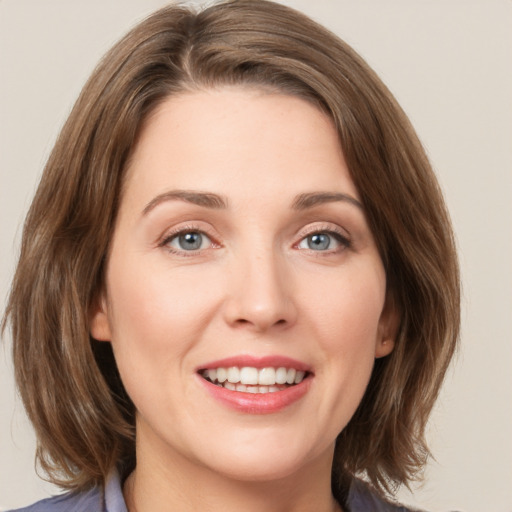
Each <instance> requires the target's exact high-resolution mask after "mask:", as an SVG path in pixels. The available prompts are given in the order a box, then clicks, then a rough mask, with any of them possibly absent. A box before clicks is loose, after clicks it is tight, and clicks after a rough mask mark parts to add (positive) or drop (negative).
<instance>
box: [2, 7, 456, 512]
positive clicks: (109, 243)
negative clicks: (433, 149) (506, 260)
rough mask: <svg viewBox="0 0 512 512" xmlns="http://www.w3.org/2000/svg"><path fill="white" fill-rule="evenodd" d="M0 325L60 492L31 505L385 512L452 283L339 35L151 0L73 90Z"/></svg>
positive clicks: (422, 188) (303, 24)
mask: <svg viewBox="0 0 512 512" xmlns="http://www.w3.org/2000/svg"><path fill="white" fill-rule="evenodd" d="M55 197H58V198H59V201H58V202H57V201H55ZM6 318H7V321H8V322H9V323H10V326H11V328H12V333H13V340H14V359H15V367H16V377H17V381H18V386H19V388H20V392H21V395H22V397H23V400H24V403H25V406H26V408H27V411H28V414H29V417H30V419H31V420H32V422H33V424H34V426H35V429H36V432H37V435H38V440H39V449H38V456H39V460H40V463H41V465H42V467H43V469H45V470H46V471H47V472H48V474H49V475H50V477H51V478H52V480H53V481H54V482H56V483H57V484H59V485H61V486H62V487H64V488H68V489H71V490H72V491H73V492H71V493H69V494H66V495H64V496H61V497H58V498H52V499H50V500H49V501H45V502H42V503H40V504H36V505H34V506H33V508H30V510H36V511H37V510H41V511H45V510H70V509H73V510H87V511H94V510H98V511H104V510H108V511H109V512H121V511H125V510H128V511H130V512H144V511H146V510H147V511H149V510H152V511H155V510H157V511H158V510H164V509H165V510H167V509H176V510H182V511H187V510H198V509H206V510H211V511H214V510H223V511H229V510H234V509H237V510H238V509H239V508H240V507H241V506H243V507H244V509H246V510H249V511H251V510H268V511H273V510H275V511H277V510H287V511H306V510H315V511H320V512H321V511H330V510H343V511H345V512H349V511H352V512H357V511H363V510H395V506H394V505H391V504H390V503H388V502H387V499H391V491H392V489H393V488H394V486H395V485H397V484H403V483H407V482H408V481H410V479H412V478H414V477H415V475H416V474H417V473H418V471H420V470H421V467H422V466H423V464H424V463H425V460H426V458H427V456H428V449H427V447H426V444H425V442H424V430H425V424H426V421H427V419H428V416H429V413H430V411H431V409H432V406H433V404H434V401H435V398H436V396H437V393H438V390H439V387H440V385H441V383H442V380H443V377H444V374H445V372H446V369H447V366H448V364H449V361H450V359H451V356H452V354H453V351H454V348H455V344H456V340H457V335H458V325H459V282H458V269H457V261H456V256H455V251H454V244H453V238H452V233H451V228H450V222H449V219H448V216H447V213H446V210H445V207H444V203H443V199H442V196H441V194H440V192H439V188H438V185H437V182H436V180H435V177H434V175H433V173H432V171H431V168H430V166H429V164H428V161H427V159H426V157H425V154H424V152H423V150H422V148H421V145H420V144H419V142H418V140H417V138H416V136H415V134H414V131H413V130H412V128H411V126H410V124H409V122H408V121H407V119H406V117H405V115H404V114H403V112H402V111H401V109H400V108H399V106H398V105H397V104H396V102H395V100H394V99H393V97H392V96H391V95H390V93H389V92H388V91H387V89H386V88H385V86H384V85H383V84H382V83H381V82H380V80H379V79H378V78H377V77H376V76H375V74H374V73H373V72H372V71H371V70H370V69H369V68H368V66H367V65H366V64H365V63H364V61H362V59H361V58H360V57H359V56H357V55H356V54H355V53H354V52H353V51H352V50H351V49H350V48H349V47H348V46H347V45H346V44H345V43H343V42H342V41H340V40H339V39H337V38H336V37H335V36H333V35H332V34H331V33H329V32H327V31H326V30H325V29H323V28H322V27H320V26H318V25H316V24H315V23H313V22H312V21H311V20H309V19H308V18H306V17H304V16H303V15H301V14H299V13H297V12H296V11H293V10H291V9H289V8H286V7H283V6H280V5H277V4H274V3H271V2H266V1H263V0H235V1H231V2H224V3H220V4H217V5H215V6H213V7H210V8H208V9H205V10H204V11H201V12H198V13H196V12H193V11H192V10H189V9H187V8H185V7H176V6H171V7H168V8H165V9H162V10H161V11H158V12H156V13H155V14H154V15H152V16H151V17H149V18H148V19H147V20H146V21H144V22H143V23H141V24H140V25H139V26H137V27H136V28H135V29H133V30H132V31H131V32H130V33H129V34H128V35H127V36H126V37H125V38H124V39H123V40H121V41H120V42H119V43H118V44H117V45H116V46H115V47H114V48H113V49H112V50H111V51H110V52H109V53H108V54H107V56H106V57H105V58H104V59H103V61H102V62H101V63H100V65H99V67H98V68H97V69H96V71H95V72H94V73H93V75H92V77H91V78H90V80H89V82H88V83H87V84H86V86H85V87H84V90H83V92H82V94H81V96H80V98H79V99H78V101H77V103H76V105H75V107H74V109H73V111H72V113H71V115H70V117H69V119H68V121H67V123H66V125H65V126H64V128H63V130H62V133H61V135H60V137H59V140H58V141H57V143H56V146H55V148H54V150H53V153H52V155H51V156H50V159H49V161H48V163H47V166H46V168H45V171H44V174H43V177H42V180H41V183H40V186H39V188H38V191H37V193H36V197H35V199H34V202H33V204H32V207H31V210H30V212H29V215H28V218H27V222H26V225H25V230H24V235H23V246H22V252H21V256H20V261H19V264H18V268H17V271H16V275H15V279H14V283H13V287H12V292H11V296H10V300H9V303H8V309H7V317H6ZM269 460H270V461H271V463H269ZM364 481H366V482H365V483H363V482H364ZM198 490H199V492H198Z"/></svg>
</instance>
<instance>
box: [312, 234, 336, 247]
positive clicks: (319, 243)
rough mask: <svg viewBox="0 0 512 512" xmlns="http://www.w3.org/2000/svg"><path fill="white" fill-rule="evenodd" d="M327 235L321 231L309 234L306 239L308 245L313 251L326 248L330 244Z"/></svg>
mask: <svg viewBox="0 0 512 512" xmlns="http://www.w3.org/2000/svg"><path fill="white" fill-rule="evenodd" d="M330 242H331V241H330V238H329V235H325V234H323V233H320V234H316V235H311V236H310V237H309V240H308V246H309V248H310V249H313V250H314V251H321V250H324V249H328V248H329V245H330Z"/></svg>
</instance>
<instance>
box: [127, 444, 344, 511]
mask: <svg viewBox="0 0 512 512" xmlns="http://www.w3.org/2000/svg"><path fill="white" fill-rule="evenodd" d="M139 445H140V443H139V441H138V442H137V448H138V449H137V466H136V468H135V470H134V471H133V473H131V475H130V476H129V477H128V478H127V480H126V482H125V485H124V490H123V492H124V496H125V500H126V505H127V508H128V511H129V512H148V511H151V512H164V511H168V510H180V512H192V511H197V510H208V511H209V512H217V511H219V512H220V511H222V512H239V511H240V510H244V512H261V510H265V511H268V512H310V511H311V510H315V511H318V512H334V511H341V507H340V506H339V504H338V503H337V502H336V501H335V499H334V497H333V496H332V492H331V465H332V454H330V456H326V457H321V458H320V459H319V460H314V461H312V462H310V463H308V464H306V465H305V466H304V467H303V468H301V469H300V470H299V471H296V472H294V473H293V474H291V475H287V476H284V477H281V478H277V479H269V480H262V481H250V480H240V479H236V478H233V477H231V476H228V475H223V474H221V473H219V472H216V471H212V469H211V468H207V467H204V466H201V465H197V464H194V463H193V462H191V461H190V460H188V459H187V458H185V457H183V456H180V454H176V453H173V454H172V456H171V457H169V456H168V455H171V454H165V451H161V450H160V451H156V452H151V451H148V450H145V449H139V448H142V447H141V446H139Z"/></svg>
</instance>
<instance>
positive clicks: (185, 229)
mask: <svg viewBox="0 0 512 512" xmlns="http://www.w3.org/2000/svg"><path fill="white" fill-rule="evenodd" d="M188 233H197V234H199V235H202V236H206V237H207V238H208V239H209V240H210V242H211V244H212V245H213V246H214V248H218V247H221V245H220V244H219V243H216V242H215V240H214V238H213V237H212V236H210V235H209V234H208V233H206V232H205V231H204V230H203V229H200V228H198V227H197V226H193V225H188V226H182V227H180V228H179V229H177V230H176V231H172V232H171V233H168V234H167V235H166V236H165V237H164V238H163V239H162V241H161V242H160V244H159V246H160V247H164V248H165V249H166V250H167V251H169V252H170V253H172V254H177V255H180V256H185V257H187V256H196V255H197V254H198V253H200V252H202V251H204V250H205V249H196V250H190V251H186V250H179V249H174V248H172V247H171V246H170V245H169V244H170V243H171V242H172V241H173V240H174V239H176V238H177V237H179V236H183V235H186V234H188ZM314 235H328V236H330V237H332V238H334V239H335V241H336V242H338V243H339V244H340V245H341V248H336V249H326V250H315V249H304V250H308V251H309V252H311V253H315V256H322V255H332V254H333V253H338V252H341V251H343V250H345V249H349V248H351V247H352V242H351V240H350V238H349V237H347V235H346V234H345V233H343V232H342V231H341V230H337V229H333V228H332V226H325V227H324V228H315V229H312V230H311V231H308V232H305V233H302V234H301V237H300V240H299V241H298V242H297V243H296V244H294V245H293V247H294V248H298V246H299V244H301V243H302V242H303V241H304V240H306V239H307V238H308V237H311V236H314Z"/></svg>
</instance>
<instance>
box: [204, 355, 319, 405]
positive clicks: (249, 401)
mask: <svg viewBox="0 0 512 512" xmlns="http://www.w3.org/2000/svg"><path fill="white" fill-rule="evenodd" d="M231 366H237V367H239V368H242V367H244V366H251V367H253V368H266V367H273V368H280V367H284V368H295V369H296V370H302V371H304V372H308V374H309V375H307V376H306V378H305V379H304V380H303V381H302V382H301V383H300V384H295V385H294V386H290V387H289V388H286V389H283V390H282V391H276V392H274V393H243V392H239V391H231V390H229V389H225V388H223V387H221V386H217V385H215V384H212V383H211V382H209V381H208V380H206V379H204V378H203V377H202V376H201V375H200V373H199V372H200V371H201V370H206V369H209V368H229V367H231ZM197 378H198V379H199V381H200V383H201V384H202V385H203V386H204V387H205V389H206V391H207V392H208V393H210V395H211V396H212V397H213V398H215V399H216V400H218V401H219V402H221V403H222V404H223V405H227V406H228V407H230V408H231V409H234V410H236V411H239V412H243V413H247V414H272V413H276V412H278V411H281V410H282V409H284V408H286V407H288V406H289V405H291V404H293V403H295V402H297V401H298V400H300V399H301V398H302V397H303V396H304V395H305V394H306V393H307V392H308V390H309V388H310V386H311V382H312V379H313V374H312V370H311V366H309V365H307V364H305V363H303V362H301V361H297V360H296V359H292V358H290V357H286V356H277V355H274V356H264V357H255V356H250V355H239V356H233V357H228V358H225V359H219V360H217V361H211V362H208V363H206V364H204V365H202V366H200V367H199V368H198V369H197Z"/></svg>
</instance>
